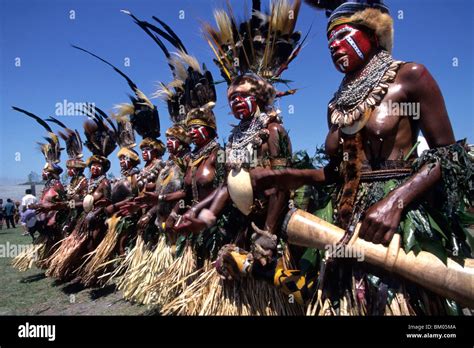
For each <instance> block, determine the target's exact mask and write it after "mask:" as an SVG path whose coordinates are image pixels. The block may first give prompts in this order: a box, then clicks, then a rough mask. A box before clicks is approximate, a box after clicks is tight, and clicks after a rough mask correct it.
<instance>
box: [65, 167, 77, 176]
mask: <svg viewBox="0 0 474 348" xmlns="http://www.w3.org/2000/svg"><path fill="white" fill-rule="evenodd" d="M76 173H77V172H76V168H68V169H67V175H68V176H70V177H73V176H74V175H76Z"/></svg>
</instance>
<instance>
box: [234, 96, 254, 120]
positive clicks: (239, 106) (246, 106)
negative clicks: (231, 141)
mask: <svg viewBox="0 0 474 348" xmlns="http://www.w3.org/2000/svg"><path fill="white" fill-rule="evenodd" d="M229 105H230V108H231V110H232V113H233V114H234V116H235V117H236V118H238V119H239V120H243V119H246V118H249V117H252V116H253V115H254V114H255V111H256V110H257V101H256V99H255V97H254V96H252V95H248V94H246V93H234V94H232V95H231V96H230V97H229Z"/></svg>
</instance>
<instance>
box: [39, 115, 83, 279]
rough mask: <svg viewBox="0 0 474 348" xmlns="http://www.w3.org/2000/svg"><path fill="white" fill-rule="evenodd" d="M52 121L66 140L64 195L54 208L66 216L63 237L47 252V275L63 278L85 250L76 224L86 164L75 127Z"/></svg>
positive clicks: (79, 217) (80, 211)
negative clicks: (52, 251)
mask: <svg viewBox="0 0 474 348" xmlns="http://www.w3.org/2000/svg"><path fill="white" fill-rule="evenodd" d="M47 121H52V122H54V123H56V124H58V125H59V126H61V127H62V128H63V130H62V131H59V132H58V134H59V136H60V137H61V138H62V139H63V140H64V142H65V143H66V151H67V154H68V156H69V159H68V160H67V161H66V168H67V174H68V176H69V177H70V182H69V184H68V185H67V187H66V198H65V200H64V201H62V202H59V203H57V207H56V208H57V209H58V210H62V211H66V212H67V218H66V221H65V223H64V225H63V227H62V232H63V235H64V236H65V239H64V240H63V241H62V242H61V244H60V246H59V247H58V249H57V250H56V251H55V252H54V254H53V255H51V260H50V262H49V267H48V270H47V272H46V275H47V276H51V277H54V278H57V279H59V280H62V281H65V280H68V279H70V278H72V277H73V272H74V270H76V268H77V267H78V266H79V265H80V262H81V259H82V257H83V256H84V254H85V253H86V251H87V249H86V247H87V242H88V233H84V231H83V230H81V229H80V228H79V226H81V225H82V224H83V223H84V219H85V216H86V214H85V213H84V209H83V207H82V203H83V199H84V197H85V195H86V192H87V187H88V181H87V178H86V177H85V175H84V170H85V168H86V167H87V164H86V163H85V162H84V161H83V159H82V158H83V153H82V140H81V137H80V135H79V132H78V131H77V130H72V129H69V128H68V127H67V126H66V125H64V124H63V123H62V122H60V121H59V120H57V119H55V118H53V117H51V118H49V119H47Z"/></svg>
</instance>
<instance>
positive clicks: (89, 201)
mask: <svg viewBox="0 0 474 348" xmlns="http://www.w3.org/2000/svg"><path fill="white" fill-rule="evenodd" d="M82 207H83V208H84V211H85V212H86V213H88V212H90V211H91V210H92V208H93V207H94V196H93V195H86V196H85V197H84V200H83V201H82Z"/></svg>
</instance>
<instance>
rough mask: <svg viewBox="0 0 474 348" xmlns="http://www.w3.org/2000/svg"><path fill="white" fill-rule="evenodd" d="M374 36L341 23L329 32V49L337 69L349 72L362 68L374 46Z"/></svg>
mask: <svg viewBox="0 0 474 348" xmlns="http://www.w3.org/2000/svg"><path fill="white" fill-rule="evenodd" d="M371 39H372V36H371V35H370V34H369V33H366V32H365V31H363V30H359V29H357V28H355V27H354V26H352V25H350V24H341V25H338V26H336V27H334V29H333V30H332V31H331V33H330V34H329V42H328V46H329V50H330V51H331V57H332V61H333V62H334V65H335V66H336V69H337V70H339V71H340V72H342V73H345V74H347V73H349V72H353V71H356V70H358V69H360V68H361V67H362V66H363V65H364V63H366V61H367V59H368V56H369V54H370V52H371V51H372V49H373V48H374V44H373V41H372V40H371Z"/></svg>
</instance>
